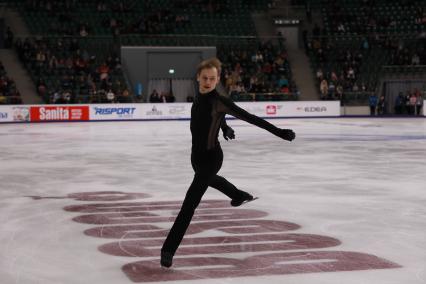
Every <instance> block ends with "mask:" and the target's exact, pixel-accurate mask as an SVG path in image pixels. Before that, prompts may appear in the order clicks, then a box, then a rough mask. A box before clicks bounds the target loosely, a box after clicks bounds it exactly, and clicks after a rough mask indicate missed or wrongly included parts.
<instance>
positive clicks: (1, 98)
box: [0, 61, 22, 104]
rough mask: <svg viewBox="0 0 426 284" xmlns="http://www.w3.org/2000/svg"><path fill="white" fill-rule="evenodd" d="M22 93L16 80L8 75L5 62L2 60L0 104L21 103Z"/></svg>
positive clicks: (0, 64)
mask: <svg viewBox="0 0 426 284" xmlns="http://www.w3.org/2000/svg"><path fill="white" fill-rule="evenodd" d="M21 103H22V98H21V94H20V93H19V91H18V90H17V88H16V84H15V81H14V80H13V79H12V78H10V77H9V76H7V73H6V70H5V68H4V66H3V63H2V62H1V61H0V104H21Z"/></svg>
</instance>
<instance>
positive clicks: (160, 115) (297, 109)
mask: <svg viewBox="0 0 426 284" xmlns="http://www.w3.org/2000/svg"><path fill="white" fill-rule="evenodd" d="M191 105H192V104H191V103H157V104H150V103H146V104H90V105H89V104H87V105H5V106H0V123H1V122H44V121H46V122H47V121H102V120H103V121H110V120H163V119H189V118H190V117H191ZM237 105H238V106H240V107H241V108H243V109H245V110H246V111H248V112H250V113H252V114H255V115H257V116H260V117H263V118H284V117H323V116H327V117H335V116H340V102H339V101H290V102H239V103H237Z"/></svg>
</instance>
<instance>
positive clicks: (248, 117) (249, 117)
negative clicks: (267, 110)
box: [218, 96, 296, 141]
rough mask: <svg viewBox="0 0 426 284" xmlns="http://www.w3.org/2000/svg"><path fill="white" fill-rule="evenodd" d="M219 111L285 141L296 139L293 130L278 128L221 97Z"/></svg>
mask: <svg viewBox="0 0 426 284" xmlns="http://www.w3.org/2000/svg"><path fill="white" fill-rule="evenodd" d="M218 111H221V112H224V113H227V114H230V115H232V116H235V117H236V118H239V119H241V120H244V121H246V122H248V123H251V124H253V125H256V126H258V127H260V128H263V129H265V130H267V131H269V132H271V133H272V134H274V135H276V136H278V137H280V138H282V139H284V140H287V141H292V140H293V139H294V138H296V134H295V133H294V132H293V130H291V129H281V128H278V127H276V126H275V125H273V124H271V123H269V122H268V121H266V120H264V119H262V118H260V117H258V116H256V115H254V114H251V113H249V112H247V111H245V110H244V109H242V108H240V107H239V106H237V105H236V104H235V103H234V102H233V101H231V100H230V99H229V98H226V97H223V96H219V105H218Z"/></svg>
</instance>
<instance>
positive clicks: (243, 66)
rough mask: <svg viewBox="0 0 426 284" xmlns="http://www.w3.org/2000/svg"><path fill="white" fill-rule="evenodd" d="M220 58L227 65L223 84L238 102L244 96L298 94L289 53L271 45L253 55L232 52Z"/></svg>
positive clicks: (259, 49)
mask: <svg viewBox="0 0 426 284" xmlns="http://www.w3.org/2000/svg"><path fill="white" fill-rule="evenodd" d="M221 56H222V57H223V58H221V59H222V60H223V61H224V63H225V64H224V72H223V74H222V75H223V82H225V87H226V89H227V91H228V93H229V94H230V95H231V97H232V98H234V99H235V100H239V95H240V94H245V93H275V94H282V95H284V96H290V95H292V94H293V93H295V92H296V86H295V84H294V82H293V80H292V74H291V68H290V64H289V61H288V55H287V52H286V51H285V50H284V49H280V48H277V47H274V45H273V44H272V43H271V42H270V41H268V42H265V43H262V44H260V45H259V47H258V48H257V49H254V50H251V51H247V50H232V51H230V52H224V53H223V54H220V57H221Z"/></svg>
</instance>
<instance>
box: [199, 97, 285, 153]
mask: <svg viewBox="0 0 426 284" xmlns="http://www.w3.org/2000/svg"><path fill="white" fill-rule="evenodd" d="M225 114H229V115H232V116H234V117H236V118H239V119H241V120H244V121H246V122H248V123H251V124H254V125H256V126H258V127H260V128H263V129H265V130H267V131H269V132H271V133H273V134H275V135H276V133H277V131H278V130H279V129H278V128H277V127H275V126H274V125H272V124H271V123H269V122H267V121H266V120H264V119H262V118H260V117H257V116H256V115H253V114H251V113H249V112H247V111H245V110H243V109H242V108H240V107H238V106H237V105H236V104H234V102H232V101H231V100H230V99H229V98H227V97H224V96H221V95H219V93H218V92H217V91H216V90H213V91H211V92H209V93H207V94H199V93H197V94H196V96H195V99H194V102H193V104H192V108H191V133H192V151H193V152H194V151H195V152H204V151H207V150H211V149H214V148H215V147H217V146H219V141H218V135H219V129H220V128H221V127H222V128H225V127H227V125H226V121H225Z"/></svg>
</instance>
